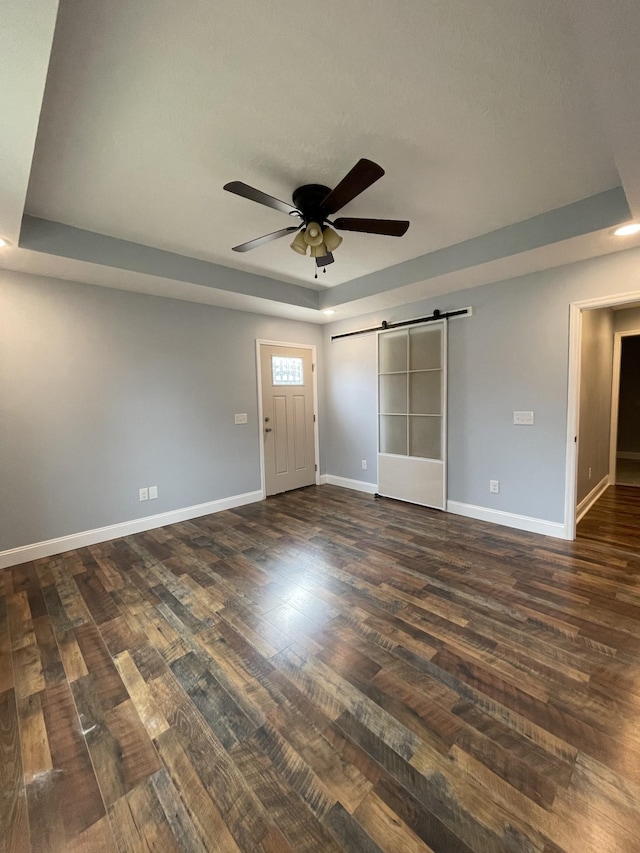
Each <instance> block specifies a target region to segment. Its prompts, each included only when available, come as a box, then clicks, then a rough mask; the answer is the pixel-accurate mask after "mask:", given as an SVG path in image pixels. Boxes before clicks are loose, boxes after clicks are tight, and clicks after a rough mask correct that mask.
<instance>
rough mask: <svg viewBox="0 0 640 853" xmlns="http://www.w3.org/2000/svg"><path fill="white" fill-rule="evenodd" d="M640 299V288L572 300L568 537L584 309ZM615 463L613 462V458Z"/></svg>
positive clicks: (572, 532)
mask: <svg viewBox="0 0 640 853" xmlns="http://www.w3.org/2000/svg"><path fill="white" fill-rule="evenodd" d="M638 301H640V290H635V291H628V292H627V293H618V294H615V295H613V296H597V297H595V298H593V299H581V300H579V301H576V302H571V303H570V304H569V371H568V373H569V375H568V385H567V446H566V456H565V489H564V538H565V539H570V540H573V539H575V538H576V516H577V509H578V507H577V503H576V501H577V494H578V441H577V440H576V439H579V435H580V375H581V369H582V364H581V361H582V359H581V346H582V312H583V311H584V310H586V309H589V308H613V307H614V306H616V305H626V304H627V303H630V302H638ZM609 464H610V465H611V462H609ZM609 476H611V470H609Z"/></svg>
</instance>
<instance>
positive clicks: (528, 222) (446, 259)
mask: <svg viewBox="0 0 640 853" xmlns="http://www.w3.org/2000/svg"><path fill="white" fill-rule="evenodd" d="M630 215H631V214H630V210H629V205H628V204H627V199H626V196H625V193H624V189H623V188H622V187H614V188H613V189H611V190H606V191H605V192H602V193H598V194H597V195H593V196H590V197H589V198H585V199H581V200H580V201H576V202H574V203H573V204H568V205H565V206H564V207H559V208H556V209H555V210H550V211H548V212H547V213H542V214H540V215H539V216H534V217H532V218H531V219H525V220H523V221H522V222H516V223H515V224H514V225H508V226H506V227H505V228H499V229H498V230H497V231H490V232H489V233H487V234H482V235H481V236H479V237H473V238H472V239H471V240H465V241H464V242H462V243H456V244H455V245H453V246H448V247H447V248H445V249H438V250H437V251H435V252H430V253H429V254H427V255H421V256H420V257H418V258H413V259H412V260H410V261H403V262H402V263H400V264H396V265H395V266H392V267H388V268H387V269H384V270H379V271H378V272H374V273H370V274H369V275H365V276H362V277H361V278H355V279H352V280H351V281H347V282H345V283H344V284H339V285H337V286H336V287H333V288H330V289H328V290H326V291H324V292H323V293H322V294H321V295H320V307H321V308H332V307H335V306H337V305H343V304H344V303H347V302H353V301H355V300H357V299H362V298H364V297H368V296H373V295H375V294H379V293H387V292H389V291H392V290H396V289H397V288H401V287H406V286H407V285H410V284H414V283H415V282H422V281H426V280H428V279H432V278H437V277H438V276H442V275H446V274H448V273H453V272H458V271H460V270H465V269H469V268H471V267H477V266H480V265H481V264H486V263H489V262H491V261H497V260H499V259H500V258H507V257H510V256H512V255H518V254H520V253H522V252H528V251H531V250H533V249H540V248H542V247H543V246H548V245H550V244H552V243H559V242H562V241H564V240H570V239H572V238H574V237H579V236H582V235H584V234H590V233H592V232H594V231H601V230H602V229H604V228H613V227H615V226H616V225H619V224H620V223H621V222H625V221H627V220H628V219H629V218H630Z"/></svg>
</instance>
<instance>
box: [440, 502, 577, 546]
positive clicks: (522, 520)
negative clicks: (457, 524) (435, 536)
mask: <svg viewBox="0 0 640 853" xmlns="http://www.w3.org/2000/svg"><path fill="white" fill-rule="evenodd" d="M447 512H452V513H454V514H455V515H465V516H467V518H475V519H477V520H478V521H489V522H491V523H492V524H502V525H503V526H504V527H515V528H516V529H517V530H526V531H528V532H529V533H542V534H543V535H544V536H553V537H554V538H556V539H566V538H567V531H566V527H565V525H564V524H561V523H560V522H558V521H546V520H545V519H543V518H532V517H531V516H529V515H517V514H516V513H514V512H503V511H502V510H499V509H490V508H489V507H486V506H474V505H473V504H464V503H460V502H459V501H447Z"/></svg>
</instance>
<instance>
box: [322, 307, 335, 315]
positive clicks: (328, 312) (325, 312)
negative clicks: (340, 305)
mask: <svg viewBox="0 0 640 853" xmlns="http://www.w3.org/2000/svg"><path fill="white" fill-rule="evenodd" d="M322 313H323V314H324V315H325V316H327V317H330V316H331V315H332V314H335V313H336V312H335V310H334V309H333V308H325V309H324V311H323V312H322Z"/></svg>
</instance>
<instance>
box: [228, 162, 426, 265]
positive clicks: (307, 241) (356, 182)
mask: <svg viewBox="0 0 640 853" xmlns="http://www.w3.org/2000/svg"><path fill="white" fill-rule="evenodd" d="M383 175H384V169H383V168H381V167H380V166H378V164H377V163H373V162H372V161H371V160H366V159H364V158H363V159H361V160H358V162H357V163H356V165H355V166H354V167H353V169H351V171H350V172H348V173H347V174H346V175H345V176H344V178H343V179H342V180H341V181H340V183H339V184H338V185H337V186H336V187H335V188H334V189H330V188H329V187H325V186H323V185H322V184H305V185H304V186H302V187H298V189H297V190H295V191H294V193H293V197H292V201H293V204H289V203H288V202H286V201H280V199H277V198H274V197H273V196H271V195H268V194H267V193H263V192H261V191H260V190H257V189H255V188H254V187H250V186H249V185H248V184H244V183H242V181H231V183H229V184H225V185H224V189H225V190H227V191H228V192H230V193H235V194H236V195H239V196H242V197H243V198H248V199H249V200H250V201H257V202H258V204H264V205H266V206H267V207H272V208H274V209H275V210H280V211H282V213H288V214H289V216H293V217H296V218H297V219H300V220H302V221H301V223H300V224H298V225H289V226H288V227H287V228H281V229H280V230H279V231H272V232H271V234H265V235H264V236H263V237H257V238H256V239H255V240H249V242H247V243H241V244H240V245H239V246H234V247H233V251H234V252H248V251H250V250H251V249H256V248H257V247H258V246H262V245H264V244H265V243H270V242H271V241H272V240H277V239H278V238H279V237H284V236H286V235H287V234H291V233H293V232H294V231H297V232H299V233H298V234H296V237H295V238H294V240H293V243H291V248H292V249H293V250H294V252H297V253H298V254H300V255H306V254H307V250H309V254H310V255H311V257H312V258H315V261H316V267H322V268H323V269H324V271H325V272H326V267H327V265H328V264H332V263H333V260H334V258H333V252H334V251H335V250H336V249H337V248H338V246H339V245H340V244H341V243H342V237H340V236H339V235H338V234H336V232H335V231H334V230H333V229H334V228H337V229H338V231H361V232H364V233H365V234H386V235H388V236H389V237H402V235H403V234H405V233H406V231H407V228H408V227H409V222H407V221H406V220H400V219H354V218H349V217H344V216H343V217H339V218H338V219H335V220H333V221H332V220H331V219H329V217H330V216H332V215H333V214H334V213H337V211H339V210H340V209H341V208H343V207H344V206H345V205H346V204H348V203H349V202H350V201H352V200H353V199H354V198H355V197H356V196H358V195H360V193H361V192H364V190H366V189H367V187H370V186H371V184H373V183H375V182H376V181H377V180H378V179H379V178H381V177H382V176H383ZM331 226H333V227H331ZM317 277H318V273H317V272H316V278H317Z"/></svg>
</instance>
